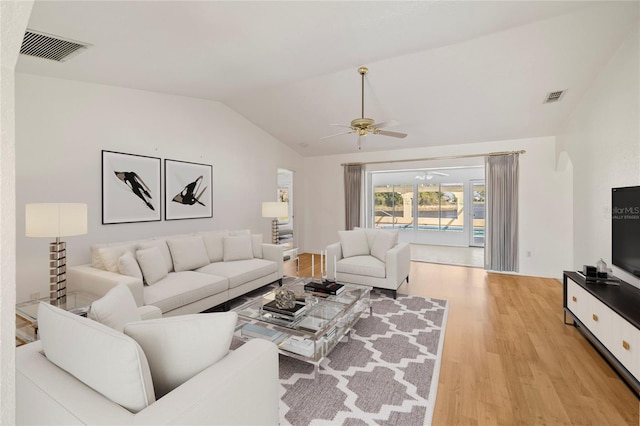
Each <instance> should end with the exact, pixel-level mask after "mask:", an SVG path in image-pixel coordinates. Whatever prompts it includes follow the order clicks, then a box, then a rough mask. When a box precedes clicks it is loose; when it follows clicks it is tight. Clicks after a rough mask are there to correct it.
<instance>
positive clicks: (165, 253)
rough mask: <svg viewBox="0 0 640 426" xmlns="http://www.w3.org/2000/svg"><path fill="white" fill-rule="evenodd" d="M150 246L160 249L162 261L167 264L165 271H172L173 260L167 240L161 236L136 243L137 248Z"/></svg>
mask: <svg viewBox="0 0 640 426" xmlns="http://www.w3.org/2000/svg"><path fill="white" fill-rule="evenodd" d="M151 247H158V250H160V253H161V254H162V258H163V259H164V263H165V264H166V265H167V272H171V271H173V260H172V259H171V252H169V246H167V242H166V241H165V240H164V239H162V238H159V239H157V240H147V241H142V242H140V244H138V246H137V249H146V248H151Z"/></svg>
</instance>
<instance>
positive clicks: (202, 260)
mask: <svg viewBox="0 0 640 426" xmlns="http://www.w3.org/2000/svg"><path fill="white" fill-rule="evenodd" d="M167 245H168V246H169V251H170V252H171V258H172V259H173V268H174V269H175V271H176V272H180V271H191V270H192V269H196V268H200V267H201V266H205V265H208V264H209V263H210V261H209V255H208V254H207V248H206V247H205V245H204V239H203V238H202V236H201V235H195V236H193V237H183V238H175V239H167Z"/></svg>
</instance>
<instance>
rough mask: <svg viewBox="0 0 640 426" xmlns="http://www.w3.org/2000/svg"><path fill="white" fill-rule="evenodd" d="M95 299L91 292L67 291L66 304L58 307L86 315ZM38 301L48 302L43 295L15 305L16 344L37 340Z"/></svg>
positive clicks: (96, 297)
mask: <svg viewBox="0 0 640 426" xmlns="http://www.w3.org/2000/svg"><path fill="white" fill-rule="evenodd" d="M97 299H99V297H98V296H94V295H93V294H89V293H83V292H80V291H70V292H68V293H67V302H66V304H65V305H63V306H60V308H62V309H65V310H67V311H69V312H72V313H74V314H78V315H82V316H86V315H87V312H88V311H89V307H91V304H92V303H93V302H94V301H95V300H97ZM40 302H44V303H49V298H48V297H43V298H41V299H34V300H29V301H28V302H22V303H18V304H17V305H16V346H20V345H24V344H26V343H31V342H33V341H35V340H38V305H39V304H40Z"/></svg>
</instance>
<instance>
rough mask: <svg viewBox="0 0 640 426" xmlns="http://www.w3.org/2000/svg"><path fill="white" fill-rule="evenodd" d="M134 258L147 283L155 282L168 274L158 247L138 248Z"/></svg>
mask: <svg viewBox="0 0 640 426" xmlns="http://www.w3.org/2000/svg"><path fill="white" fill-rule="evenodd" d="M136 258H137V259H138V264H139V265H140V269H142V275H143V276H144V279H145V282H146V283H147V284H148V285H152V284H155V283H157V282H158V281H160V280H161V279H163V278H164V277H166V276H167V275H168V274H169V271H167V264H166V262H165V261H164V259H163V258H162V253H160V249H159V248H158V247H149V248H145V249H140V250H138V251H137V252H136Z"/></svg>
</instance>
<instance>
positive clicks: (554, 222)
mask: <svg viewBox="0 0 640 426" xmlns="http://www.w3.org/2000/svg"><path fill="white" fill-rule="evenodd" d="M520 149H524V150H526V151H527V152H526V154H524V155H521V156H520V187H519V190H520V198H519V208H520V217H519V225H520V226H519V239H520V246H519V255H520V273H521V274H523V275H536V276H542V277H561V276H562V271H563V270H566V269H568V268H570V267H571V263H572V258H573V254H572V244H571V243H572V235H571V220H572V218H571V211H572V210H571V201H572V198H571V175H570V173H569V172H567V171H556V158H555V153H556V147H555V138H553V137H544V138H532V139H521V140H512V141H501V142H486V143H480V144H470V145H457V146H446V147H430V148H419V149H408V150H398V151H386V152H371V153H354V154H349V155H337V156H325V157H313V158H305V159H304V170H305V176H306V179H305V181H304V185H305V190H304V192H305V193H313V195H314V196H313V197H307V202H306V208H305V211H304V212H305V216H304V223H305V225H304V226H305V228H304V235H305V243H306V245H305V247H304V248H305V250H306V251H311V252H319V251H320V250H323V249H324V248H325V247H326V246H327V244H330V243H332V242H335V241H337V239H338V231H339V230H341V229H344V224H345V222H344V189H343V168H342V166H341V163H348V162H370V161H389V160H400V159H415V158H427V157H438V156H451V155H466V154H484V153H489V152H495V151H511V150H520ZM456 164H459V162H456ZM444 166H446V164H443V162H438V167H444ZM397 167H398V165H397V164H392V165H390V166H389V168H390V169H391V168H397ZM377 168H378V169H379V167H377ZM528 253H530V256H528V255H527V254H528Z"/></svg>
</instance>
